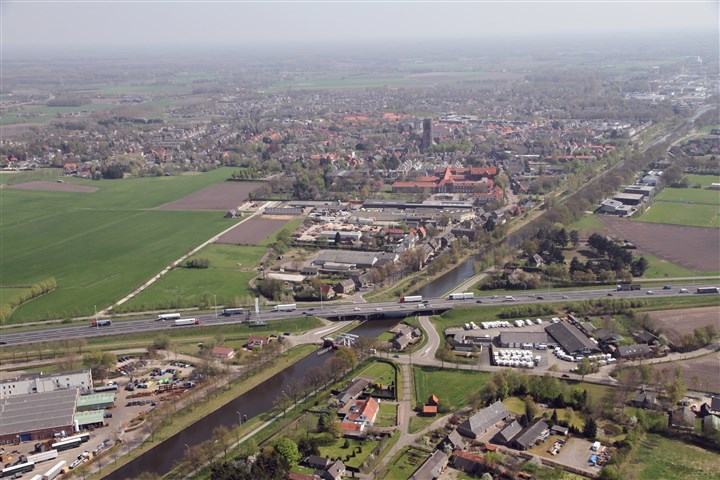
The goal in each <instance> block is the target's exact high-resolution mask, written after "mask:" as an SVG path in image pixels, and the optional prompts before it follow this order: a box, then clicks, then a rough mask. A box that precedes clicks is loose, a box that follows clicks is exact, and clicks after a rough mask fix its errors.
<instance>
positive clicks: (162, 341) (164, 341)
mask: <svg viewBox="0 0 720 480" xmlns="http://www.w3.org/2000/svg"><path fill="white" fill-rule="evenodd" d="M152 346H153V348H155V349H156V350H167V349H168V347H170V338H168V336H167V335H158V336H157V337H155V338H154V339H153V343H152Z"/></svg>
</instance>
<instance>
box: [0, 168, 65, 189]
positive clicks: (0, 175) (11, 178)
mask: <svg viewBox="0 0 720 480" xmlns="http://www.w3.org/2000/svg"><path fill="white" fill-rule="evenodd" d="M62 173H63V169H62V168H38V169H37V170H27V171H22V172H0V184H2V185H17V184H18V183H25V182H34V181H39V180H45V181H49V182H54V181H56V180H58V179H59V178H60V177H62ZM65 180H66V178H65V179H63V181H65ZM67 180H70V179H67ZM69 183H75V182H69Z"/></svg>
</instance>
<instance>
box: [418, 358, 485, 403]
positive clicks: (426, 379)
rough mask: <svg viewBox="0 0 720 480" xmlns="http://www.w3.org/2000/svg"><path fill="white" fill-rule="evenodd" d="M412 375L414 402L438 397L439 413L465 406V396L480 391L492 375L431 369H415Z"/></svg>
mask: <svg viewBox="0 0 720 480" xmlns="http://www.w3.org/2000/svg"><path fill="white" fill-rule="evenodd" d="M413 375H414V379H415V400H416V402H423V403H424V402H426V401H427V399H428V397H430V395H435V396H437V397H438V400H439V409H440V411H441V412H442V411H445V412H449V411H453V410H457V409H459V408H462V407H463V406H465V405H466V398H467V395H468V394H469V393H470V392H472V391H474V390H478V389H480V388H481V387H482V386H483V385H485V383H487V381H488V380H490V378H491V377H492V374H490V373H487V372H473V371H469V370H449V369H440V368H432V367H415V368H413Z"/></svg>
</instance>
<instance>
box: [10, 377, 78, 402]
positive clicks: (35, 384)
mask: <svg viewBox="0 0 720 480" xmlns="http://www.w3.org/2000/svg"><path fill="white" fill-rule="evenodd" d="M0 387H1V388H0V398H5V397H9V396H12V395H26V394H28V393H42V392H52V391H54V390H62V389H70V388H72V389H75V388H79V389H80V393H90V392H92V374H91V373H90V370H78V371H73V372H62V373H53V374H49V375H48V374H42V373H31V374H27V375H20V376H18V377H16V378H12V379H9V380H3V381H2V382H0Z"/></svg>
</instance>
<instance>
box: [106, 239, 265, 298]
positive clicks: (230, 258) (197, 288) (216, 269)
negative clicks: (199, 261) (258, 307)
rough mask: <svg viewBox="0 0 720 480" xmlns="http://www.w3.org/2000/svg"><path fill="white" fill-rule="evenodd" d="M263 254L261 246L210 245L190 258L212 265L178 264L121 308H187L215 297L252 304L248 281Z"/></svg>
mask: <svg viewBox="0 0 720 480" xmlns="http://www.w3.org/2000/svg"><path fill="white" fill-rule="evenodd" d="M264 254H265V248H262V247H252V246H239V245H214V244H213V245H208V246H207V247H205V248H203V249H202V250H200V251H199V252H198V253H197V254H195V255H194V256H193V257H191V258H206V259H208V260H209V261H210V267H209V268H207V269H197V268H192V269H191V268H175V269H174V270H173V271H171V272H169V273H168V274H167V275H165V276H164V277H163V278H161V279H160V280H158V281H157V282H155V283H154V284H153V285H151V286H150V287H149V288H147V289H146V290H144V291H143V292H142V293H140V294H139V295H138V296H136V297H134V298H132V299H131V300H129V301H128V302H126V303H125V304H123V305H121V306H120V307H119V308H118V311H123V312H124V311H148V310H164V309H172V308H187V307H191V306H195V305H199V304H202V303H203V302H205V303H206V304H207V306H208V307H210V306H213V305H214V303H215V299H216V298H217V304H218V305H223V306H239V305H249V304H250V302H252V297H253V291H252V289H251V288H250V285H249V282H250V280H252V279H253V278H254V277H255V276H256V275H257V273H256V272H255V271H252V270H253V269H254V267H255V266H256V265H257V263H258V261H259V260H260V258H261V257H262V256H263V255H264ZM238 264H240V266H238ZM248 270H250V271H248ZM203 295H204V296H205V298H204V299H203V298H202V297H203ZM213 295H215V297H214V296H213ZM208 301H209V302H210V303H209V304H208V303H207V302H208Z"/></svg>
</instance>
